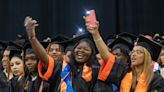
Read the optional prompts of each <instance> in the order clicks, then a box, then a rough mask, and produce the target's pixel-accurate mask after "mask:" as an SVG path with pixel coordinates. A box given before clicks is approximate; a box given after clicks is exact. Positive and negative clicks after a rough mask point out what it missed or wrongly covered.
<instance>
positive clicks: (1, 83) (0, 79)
mask: <svg viewBox="0 0 164 92" xmlns="http://www.w3.org/2000/svg"><path fill="white" fill-rule="evenodd" d="M11 91H12V88H11V85H10V82H7V77H6V75H5V73H4V72H2V73H1V74H0V92H11Z"/></svg>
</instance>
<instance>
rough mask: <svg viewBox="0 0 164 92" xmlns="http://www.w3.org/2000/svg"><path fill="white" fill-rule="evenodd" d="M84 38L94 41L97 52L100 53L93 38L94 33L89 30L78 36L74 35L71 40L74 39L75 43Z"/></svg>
mask: <svg viewBox="0 0 164 92" xmlns="http://www.w3.org/2000/svg"><path fill="white" fill-rule="evenodd" d="M83 39H88V40H90V41H91V42H92V43H93V48H95V53H98V50H97V47H96V45H95V43H94V40H93V38H92V35H91V34H90V33H89V32H85V33H84V34H81V35H78V36H75V37H73V38H72V39H71V40H72V41H73V43H75V44H76V43H77V42H79V41H81V40H83Z"/></svg>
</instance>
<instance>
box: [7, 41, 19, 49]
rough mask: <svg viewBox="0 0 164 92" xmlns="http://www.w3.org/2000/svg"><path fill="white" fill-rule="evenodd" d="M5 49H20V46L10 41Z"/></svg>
mask: <svg viewBox="0 0 164 92" xmlns="http://www.w3.org/2000/svg"><path fill="white" fill-rule="evenodd" d="M6 49H7V50H21V49H22V47H21V46H20V45H18V44H16V43H15V42H11V41H10V42H9V44H8V46H7V48H6Z"/></svg>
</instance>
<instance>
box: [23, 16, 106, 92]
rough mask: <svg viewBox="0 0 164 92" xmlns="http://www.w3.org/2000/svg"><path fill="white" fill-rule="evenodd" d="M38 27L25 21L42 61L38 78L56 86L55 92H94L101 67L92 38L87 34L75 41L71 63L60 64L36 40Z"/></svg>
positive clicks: (31, 41)
mask: <svg viewBox="0 0 164 92" xmlns="http://www.w3.org/2000/svg"><path fill="white" fill-rule="evenodd" d="M36 26H37V24H36V21H35V20H33V19H32V18H30V17H26V19H25V27H26V32H27V34H28V36H29V40H30V43H31V45H32V47H33V49H34V51H35V53H36V55H37V56H38V57H39V58H40V61H39V62H38V63H39V64H38V69H39V76H40V77H41V78H42V79H44V80H48V81H49V82H50V85H53V89H54V92H59V91H61V92H93V91H92V90H93V87H94V85H95V82H96V81H97V76H98V72H99V63H98V60H97V58H96V50H95V47H94V44H93V42H92V41H91V38H90V35H89V34H84V35H82V36H78V37H77V38H74V39H73V40H74V41H75V42H76V44H75V46H74V48H73V50H72V52H71V56H70V59H69V60H70V61H69V62H68V61H65V60H64V61H63V63H60V62H58V61H57V60H54V59H53V58H52V57H51V56H50V55H48V54H47V52H46V50H45V49H44V48H43V47H42V46H41V44H40V43H39V42H38V40H37V38H36V36H35V27H36ZM84 38H85V39H84ZM104 62H105V61H104ZM59 80H60V81H59Z"/></svg>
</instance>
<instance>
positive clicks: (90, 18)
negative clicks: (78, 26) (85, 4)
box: [86, 10, 97, 27]
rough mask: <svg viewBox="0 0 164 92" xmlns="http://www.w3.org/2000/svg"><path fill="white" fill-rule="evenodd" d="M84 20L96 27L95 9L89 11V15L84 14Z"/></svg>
mask: <svg viewBox="0 0 164 92" xmlns="http://www.w3.org/2000/svg"><path fill="white" fill-rule="evenodd" d="M86 21H87V22H88V23H89V25H90V26H91V27H96V22H97V20H96V14H95V10H90V11H89V15H88V16H86Z"/></svg>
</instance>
